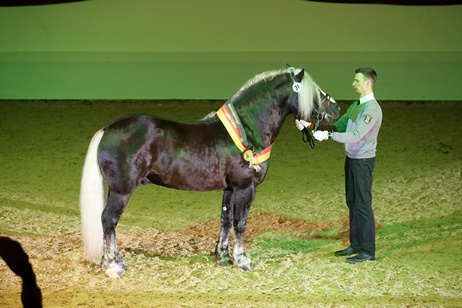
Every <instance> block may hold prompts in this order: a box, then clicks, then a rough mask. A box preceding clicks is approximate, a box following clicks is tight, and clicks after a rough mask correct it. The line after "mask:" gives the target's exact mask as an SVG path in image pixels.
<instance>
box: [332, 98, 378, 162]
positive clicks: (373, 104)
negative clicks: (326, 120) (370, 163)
mask: <svg viewBox="0 0 462 308" xmlns="http://www.w3.org/2000/svg"><path fill="white" fill-rule="evenodd" d="M333 125H334V126H335V127H336V128H337V130H338V132H334V133H333V134H332V139H333V140H335V141H337V142H340V143H344V144H345V150H346V152H347V155H348V157H350V158H353V159H358V158H371V157H375V152H376V149H377V136H378V134H379V130H380V126H381V125H382V109H381V108H380V105H379V104H378V102H377V101H376V100H375V97H374V93H371V94H368V95H366V96H364V97H361V98H360V100H359V104H358V103H356V102H355V103H353V104H352V105H351V106H350V107H349V108H348V110H347V111H346V113H345V114H344V115H343V116H342V117H341V118H340V119H339V120H338V121H337V122H335V123H334V124H333Z"/></svg>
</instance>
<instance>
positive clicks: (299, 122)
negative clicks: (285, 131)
mask: <svg viewBox="0 0 462 308" xmlns="http://www.w3.org/2000/svg"><path fill="white" fill-rule="evenodd" d="M295 126H296V127H297V128H298V130H303V129H304V128H308V129H310V127H311V123H310V122H306V121H304V120H297V119H295Z"/></svg>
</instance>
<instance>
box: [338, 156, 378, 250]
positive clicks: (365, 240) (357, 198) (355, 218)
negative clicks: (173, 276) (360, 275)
mask: <svg viewBox="0 0 462 308" xmlns="http://www.w3.org/2000/svg"><path fill="white" fill-rule="evenodd" d="M374 166H375V157H373V158H366V159H352V158H349V157H348V156H347V157H346V160H345V193H346V204H347V206H348V209H349V210H350V247H351V248H353V249H354V250H357V251H361V252H365V253H367V254H370V255H372V256H375V220H374V211H373V209H372V173H373V172H374Z"/></svg>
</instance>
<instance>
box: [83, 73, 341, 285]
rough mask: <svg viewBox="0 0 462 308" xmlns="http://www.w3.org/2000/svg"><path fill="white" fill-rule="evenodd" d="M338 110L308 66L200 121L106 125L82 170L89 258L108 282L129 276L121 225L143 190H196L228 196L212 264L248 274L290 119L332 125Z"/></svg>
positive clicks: (268, 80)
mask: <svg viewBox="0 0 462 308" xmlns="http://www.w3.org/2000/svg"><path fill="white" fill-rule="evenodd" d="M339 110H340V108H339V107H338V105H337V103H336V102H335V100H334V99H332V98H331V97H330V96H329V95H328V94H326V93H325V92H324V91H322V90H321V89H320V88H319V86H318V85H317V84H316V83H315V82H314V81H313V79H312V78H311V77H310V76H309V74H308V73H305V70H304V69H295V68H292V67H287V68H284V69H279V70H273V71H267V72H263V73H261V74H259V75H256V76H255V77H253V78H252V79H250V80H249V81H247V82H246V83H245V84H244V85H243V86H242V87H241V88H240V89H239V90H238V92H236V93H235V94H234V95H233V96H232V97H231V98H230V99H229V100H228V101H226V103H225V104H224V105H223V106H222V107H221V108H220V109H219V110H218V111H217V112H216V113H213V114H211V115H209V116H207V117H205V118H203V119H201V120H198V121H193V122H178V121H172V120H168V119H162V118H159V117H154V116H150V115H146V114H131V115H126V116H123V117H121V118H119V119H116V120H114V121H112V122H110V123H108V124H106V125H105V126H104V127H103V128H101V129H100V130H99V131H97V132H96V133H95V134H94V136H93V138H92V139H91V141H90V145H89V147H88V152H87V155H86V158H85V162H84V166H83V172H82V179H81V191H80V212H81V223H82V239H83V246H84V255H85V257H86V258H87V259H89V260H90V261H95V262H98V261H100V262H101V267H102V269H103V271H105V273H106V274H107V275H108V276H110V277H117V278H120V277H122V273H123V271H124V270H125V269H126V267H125V264H124V261H123V258H122V256H121V254H120V253H119V249H118V246H117V242H116V234H115V229H116V226H117V223H118V221H119V219H120V217H121V215H122V213H123V212H124V210H125V208H126V206H127V203H128V201H129V199H130V196H131V195H132V194H133V193H134V191H135V190H136V188H137V187H138V186H139V185H140V184H143V185H147V184H156V185H160V186H164V187H169V188H174V189H180V190H189V191H212V190H223V199H222V208H221V218H220V222H221V228H220V232H219V238H218V241H217V244H216V247H215V252H214V260H215V261H216V262H217V263H218V264H219V265H222V266H226V265H234V266H237V267H239V268H241V269H243V270H249V269H251V268H252V262H251V260H250V258H249V257H247V256H246V254H245V250H244V232H245V229H246V224H247V218H248V214H249V210H250V206H251V204H252V202H253V200H254V198H255V195H256V187H257V186H258V185H259V184H261V183H262V182H263V180H264V179H265V176H266V173H267V171H268V158H269V156H270V152H271V146H272V145H273V143H274V141H275V139H276V137H277V136H278V134H279V131H280V129H281V127H282V125H283V122H284V120H285V118H286V117H287V116H288V115H289V114H294V116H295V117H296V118H301V119H305V120H308V119H318V120H323V121H325V122H330V121H331V120H333V119H336V118H338V115H339ZM104 183H106V186H107V194H106V196H105V185H104ZM104 205H105V206H104ZM232 227H233V228H234V235H235V236H234V239H235V240H234V248H233V252H232V257H231V256H230V254H229V251H228V239H229V235H230V230H231V228H232Z"/></svg>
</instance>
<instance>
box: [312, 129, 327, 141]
mask: <svg viewBox="0 0 462 308" xmlns="http://www.w3.org/2000/svg"><path fill="white" fill-rule="evenodd" d="M313 137H314V139H316V140H318V141H323V140H327V139H328V138H329V132H328V131H327V130H317V131H315V132H314V133H313Z"/></svg>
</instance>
